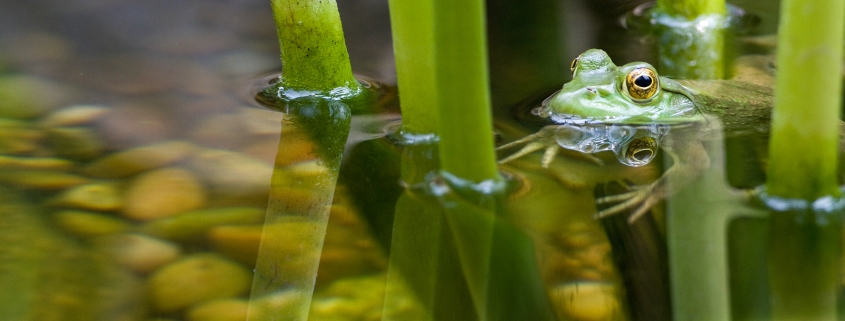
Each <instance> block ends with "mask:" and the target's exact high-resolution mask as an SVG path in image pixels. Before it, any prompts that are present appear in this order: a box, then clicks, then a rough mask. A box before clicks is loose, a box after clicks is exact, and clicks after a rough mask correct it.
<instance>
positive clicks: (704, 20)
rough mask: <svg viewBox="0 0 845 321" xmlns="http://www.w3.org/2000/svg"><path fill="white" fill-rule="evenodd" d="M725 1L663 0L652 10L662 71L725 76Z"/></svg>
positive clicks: (676, 75) (695, 76)
mask: <svg viewBox="0 0 845 321" xmlns="http://www.w3.org/2000/svg"><path fill="white" fill-rule="evenodd" d="M726 10H727V9H726V7H725V1H724V0H661V1H657V8H656V9H655V10H654V12H653V13H652V17H651V21H652V22H653V23H654V26H653V27H654V28H655V29H654V32H655V35H656V36H657V38H658V44H657V47H658V48H657V49H658V67H659V69H660V73H661V74H662V75H665V76H670V77H674V78H680V79H720V78H723V76H724V46H725V37H724V29H725V26H726V24H727V19H726V16H725V12H726Z"/></svg>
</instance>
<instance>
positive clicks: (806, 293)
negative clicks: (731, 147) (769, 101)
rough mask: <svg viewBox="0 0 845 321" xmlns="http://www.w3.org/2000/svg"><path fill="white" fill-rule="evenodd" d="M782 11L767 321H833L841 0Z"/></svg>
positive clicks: (789, 0) (788, 1) (796, 4)
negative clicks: (769, 317)
mask: <svg viewBox="0 0 845 321" xmlns="http://www.w3.org/2000/svg"><path fill="white" fill-rule="evenodd" d="M781 12H782V16H781V20H780V28H779V31H778V44H779V45H778V52H777V59H778V60H777V63H778V74H777V79H776V87H775V110H774V113H773V115H772V138H771V143H770V145H769V146H770V148H769V154H770V155H771V157H770V160H769V167H768V182H767V185H766V186H767V191H768V193H769V194H770V195H772V199H774V200H777V201H778V202H774V203H772V202H769V206H770V208H772V215H771V219H770V223H769V229H770V235H771V237H770V239H769V250H768V255H769V282H770V285H771V290H772V296H771V302H772V319H773V320H836V319H837V306H838V301H839V299H840V298H839V296H838V294H839V293H840V289H839V288H840V287H839V284H840V279H839V271H840V266H841V262H840V261H841V259H840V255H841V246H842V244H841V241H842V219H841V215H842V212H843V209H842V205H841V204H839V205H834V204H836V200H837V199H838V198H840V197H841V196H840V191H839V188H838V186H837V182H838V177H837V165H838V164H837V157H838V147H839V144H838V141H839V124H840V121H839V106H840V102H841V97H840V92H841V88H842V80H841V69H842V53H843V51H842V46H843V21H845V2H843V1H841V0H819V1H801V0H784V1H783V3H782V4H781ZM785 204H795V205H792V206H784V205H785ZM798 205H801V206H798Z"/></svg>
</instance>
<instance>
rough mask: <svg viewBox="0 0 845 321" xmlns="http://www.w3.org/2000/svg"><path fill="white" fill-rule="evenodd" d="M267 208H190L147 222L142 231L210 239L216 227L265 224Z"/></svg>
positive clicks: (182, 239)
mask: <svg viewBox="0 0 845 321" xmlns="http://www.w3.org/2000/svg"><path fill="white" fill-rule="evenodd" d="M264 213H265V210H264V209H263V208H256V207H224V208H212V209H202V210H196V211H190V212H187V213H184V214H179V215H176V216H172V217H165V218H162V219H158V220H155V221H151V222H147V223H145V224H144V225H142V226H141V228H140V231H141V232H143V233H145V234H148V235H152V236H155V237H160V238H164V239H168V240H172V241H178V242H192V241H203V240H205V239H206V234H207V233H208V230H210V229H212V228H214V227H216V226H225V225H252V224H261V223H264V215H265V214H264Z"/></svg>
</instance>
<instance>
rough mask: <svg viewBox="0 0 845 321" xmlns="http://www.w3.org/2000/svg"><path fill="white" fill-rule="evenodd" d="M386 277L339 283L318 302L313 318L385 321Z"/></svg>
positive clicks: (322, 294) (360, 278)
mask: <svg viewBox="0 0 845 321" xmlns="http://www.w3.org/2000/svg"><path fill="white" fill-rule="evenodd" d="M384 294H385V275H384V274H377V275H372V276H364V277H357V278H350V279H345V280H339V281H337V282H334V283H332V284H331V285H330V286H329V287H328V288H326V289H325V290H323V291H320V293H319V294H318V295H317V296H316V297H315V298H314V301H313V302H312V303H311V317H313V318H315V319H317V320H356V319H357V320H381V319H382V311H383V308H382V306H383V303H384V297H385V296H384Z"/></svg>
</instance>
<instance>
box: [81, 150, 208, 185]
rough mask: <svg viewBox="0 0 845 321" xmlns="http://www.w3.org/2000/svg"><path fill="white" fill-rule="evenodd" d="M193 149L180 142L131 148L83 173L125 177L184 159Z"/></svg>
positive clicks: (86, 169) (107, 158) (112, 155)
mask: <svg viewBox="0 0 845 321" xmlns="http://www.w3.org/2000/svg"><path fill="white" fill-rule="evenodd" d="M195 149H196V147H195V146H194V145H192V144H190V143H186V142H181V141H171V142H165V143H158V144H153V145H148V146H143V147H138V148H133V149H130V150H126V151H122V152H119V153H115V154H111V155H109V156H106V157H103V158H100V159H98V160H96V161H94V162H93V163H91V164H90V165H88V166H87V167H85V169H84V172H85V174H87V175H90V176H93V177H102V178H121V177H127V176H130V175H132V174H135V173H139V172H142V171H145V170H149V169H153V168H158V167H161V166H165V165H167V164H170V163H173V162H176V161H179V160H181V159H184V158H185V157H188V156H189V155H191V154H192V153H193V152H194V150H195Z"/></svg>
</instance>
